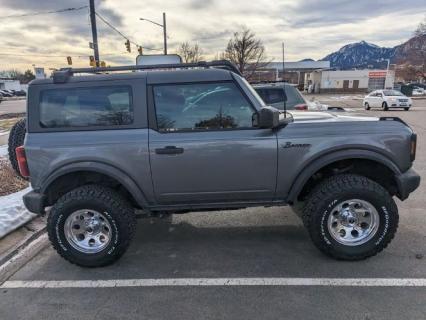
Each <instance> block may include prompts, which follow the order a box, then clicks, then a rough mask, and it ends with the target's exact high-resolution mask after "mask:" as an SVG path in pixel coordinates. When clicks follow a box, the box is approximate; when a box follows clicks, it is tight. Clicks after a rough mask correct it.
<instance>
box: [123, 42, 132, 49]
mask: <svg viewBox="0 0 426 320" xmlns="http://www.w3.org/2000/svg"><path fill="white" fill-rule="evenodd" d="M124 44H125V45H126V49H127V52H131V51H132V50H131V49H130V41H129V39H127V41H126V42H125V43H124Z"/></svg>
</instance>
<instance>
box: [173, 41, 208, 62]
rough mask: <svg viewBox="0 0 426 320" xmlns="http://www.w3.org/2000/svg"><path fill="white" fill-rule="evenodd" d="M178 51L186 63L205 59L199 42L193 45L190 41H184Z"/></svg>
mask: <svg viewBox="0 0 426 320" xmlns="http://www.w3.org/2000/svg"><path fill="white" fill-rule="evenodd" d="M178 53H179V55H180V56H181V57H182V59H183V62H186V63H193V62H199V61H201V60H203V59H204V57H203V50H202V49H201V48H200V46H199V45H198V43H196V44H194V45H191V44H190V43H189V42H182V43H181V44H180V47H179V49H178Z"/></svg>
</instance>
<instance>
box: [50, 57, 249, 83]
mask: <svg viewBox="0 0 426 320" xmlns="http://www.w3.org/2000/svg"><path fill="white" fill-rule="evenodd" d="M188 68H206V69H207V68H217V69H226V70H229V71H232V72H234V73H236V74H238V75H239V76H242V74H241V72H240V70H238V68H237V67H236V66H235V65H234V64H233V63H232V62H230V61H228V60H214V61H211V62H207V61H200V62H194V63H176V64H156V65H146V66H140V65H132V66H116V67H97V68H61V69H59V70H58V71H55V72H53V75H52V77H53V82H54V83H64V82H67V81H68V79H69V77H71V76H72V75H74V74H76V73H102V72H114V71H136V70H154V69H155V70H158V69H188Z"/></svg>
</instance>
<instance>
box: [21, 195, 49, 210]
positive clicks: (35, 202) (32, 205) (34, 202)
mask: <svg viewBox="0 0 426 320" xmlns="http://www.w3.org/2000/svg"><path fill="white" fill-rule="evenodd" d="M22 198H23V200H24V205H25V207H26V208H27V209H28V211H30V212H32V213H36V214H44V213H45V211H44V204H45V200H46V195H44V194H42V193H38V192H35V191H30V192H28V193H27V194H25V195H24V196H23V197H22Z"/></svg>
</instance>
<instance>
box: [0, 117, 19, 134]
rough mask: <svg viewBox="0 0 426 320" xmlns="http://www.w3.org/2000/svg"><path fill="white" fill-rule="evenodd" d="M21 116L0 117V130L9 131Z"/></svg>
mask: <svg viewBox="0 0 426 320" xmlns="http://www.w3.org/2000/svg"><path fill="white" fill-rule="evenodd" d="M20 119H21V118H9V119H0V131H9V130H10V128H12V127H13V125H14V124H15V123H17V122H18V121H19V120H20Z"/></svg>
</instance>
